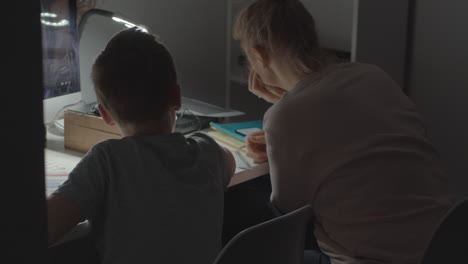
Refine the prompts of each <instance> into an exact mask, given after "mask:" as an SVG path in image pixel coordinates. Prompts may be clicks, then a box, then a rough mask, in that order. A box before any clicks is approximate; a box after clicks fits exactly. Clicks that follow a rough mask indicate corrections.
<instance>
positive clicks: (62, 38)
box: [41, 0, 81, 124]
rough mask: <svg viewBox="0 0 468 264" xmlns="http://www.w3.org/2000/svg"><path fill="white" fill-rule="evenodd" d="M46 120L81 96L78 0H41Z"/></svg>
mask: <svg viewBox="0 0 468 264" xmlns="http://www.w3.org/2000/svg"><path fill="white" fill-rule="evenodd" d="M41 5H42V11H41V26H42V48H43V72H44V75H43V83H44V123H46V124H48V123H50V122H52V121H53V120H54V119H55V118H56V115H57V114H58V113H59V112H60V110H61V109H63V108H64V107H65V106H67V105H71V104H75V103H78V102H79V101H80V100H81V93H80V79H79V76H80V73H79V61H78V28H77V22H76V21H77V20H76V17H77V7H76V0H65V1H63V0H41Z"/></svg>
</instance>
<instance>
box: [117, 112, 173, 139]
mask: <svg viewBox="0 0 468 264" xmlns="http://www.w3.org/2000/svg"><path fill="white" fill-rule="evenodd" d="M118 127H119V129H120V132H121V134H122V136H124V137H127V136H141V135H159V134H171V133H174V129H175V113H167V114H166V115H165V116H164V117H163V118H162V119H161V120H160V121H159V122H156V121H155V122H154V124H133V123H125V124H118Z"/></svg>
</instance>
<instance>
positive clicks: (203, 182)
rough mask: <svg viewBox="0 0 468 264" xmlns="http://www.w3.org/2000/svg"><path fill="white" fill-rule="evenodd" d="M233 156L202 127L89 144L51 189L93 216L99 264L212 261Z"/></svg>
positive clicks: (214, 254)
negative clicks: (190, 131)
mask: <svg viewBox="0 0 468 264" xmlns="http://www.w3.org/2000/svg"><path fill="white" fill-rule="evenodd" d="M230 164H231V163H230V160H229V158H228V156H227V154H226V152H225V151H224V150H223V149H221V147H220V146H219V145H218V144H216V142H215V141H214V140H213V139H211V138H210V137H208V136H207V135H205V134H202V133H196V134H194V135H192V136H191V137H189V138H187V139H186V138H185V137H184V136H183V135H182V134H179V133H175V134H169V135H153V136H130V137H124V138H123V139H121V140H108V141H105V142H102V143H99V144H97V145H96V146H94V147H93V148H92V149H91V150H90V151H89V152H88V153H87V154H86V156H85V157H84V158H83V159H82V160H81V161H80V163H79V164H78V165H77V166H76V168H75V169H74V170H73V171H72V172H71V173H70V176H69V179H68V180H67V181H66V182H65V183H64V184H63V185H62V186H60V188H59V189H58V190H57V191H56V192H55V193H58V194H61V195H63V196H65V197H66V198H68V199H69V200H71V201H72V202H74V203H76V205H78V207H79V208H80V209H81V210H82V213H83V215H84V216H85V217H86V219H88V221H89V222H90V223H91V228H92V230H91V234H92V235H93V236H95V239H96V243H97V248H98V250H99V253H100V256H101V259H102V263H212V262H213V260H214V258H215V257H216V255H217V253H218V251H219V250H220V247H221V232H222V223H223V204H224V190H225V189H226V186H227V185H228V183H229V180H230V177H231V171H232V170H231V169H232V168H230V166H231V165H230Z"/></svg>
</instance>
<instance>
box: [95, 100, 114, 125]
mask: <svg viewBox="0 0 468 264" xmlns="http://www.w3.org/2000/svg"><path fill="white" fill-rule="evenodd" d="M98 109H99V113H100V114H101V117H102V119H103V120H104V123H106V125H108V126H114V125H115V121H114V119H113V118H112V116H111V115H110V113H109V111H108V110H107V109H106V108H105V107H104V106H103V105H102V104H98Z"/></svg>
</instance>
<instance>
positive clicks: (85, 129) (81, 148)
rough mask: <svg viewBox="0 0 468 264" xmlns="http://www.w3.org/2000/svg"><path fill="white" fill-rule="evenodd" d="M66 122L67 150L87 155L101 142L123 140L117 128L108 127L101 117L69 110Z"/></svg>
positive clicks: (66, 114) (66, 113) (66, 112)
mask: <svg viewBox="0 0 468 264" xmlns="http://www.w3.org/2000/svg"><path fill="white" fill-rule="evenodd" d="M64 121H65V132H64V134H65V136H64V137H65V138H64V141H65V148H66V149H70V150H74V151H78V152H83V153H85V152H88V151H89V150H90V149H91V148H92V147H93V146H94V145H95V144H97V143H99V142H102V141H105V140H107V139H120V138H122V136H121V135H120V131H119V130H118V128H117V127H110V126H107V125H106V124H105V123H104V120H103V119H102V117H99V116H94V115H88V114H85V113H82V112H76V111H72V110H67V111H65V113H64Z"/></svg>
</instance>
